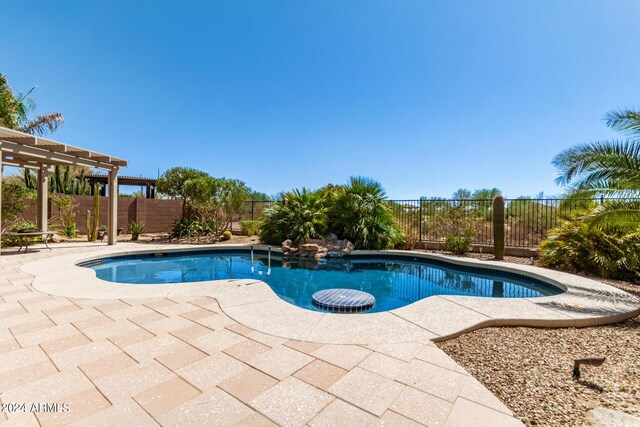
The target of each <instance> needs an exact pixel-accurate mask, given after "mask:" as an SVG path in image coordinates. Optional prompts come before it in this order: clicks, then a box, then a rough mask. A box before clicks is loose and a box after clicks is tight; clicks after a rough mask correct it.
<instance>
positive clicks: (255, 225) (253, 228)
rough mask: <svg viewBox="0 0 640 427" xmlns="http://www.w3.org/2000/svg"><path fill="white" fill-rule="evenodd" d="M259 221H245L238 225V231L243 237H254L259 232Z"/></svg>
mask: <svg viewBox="0 0 640 427" xmlns="http://www.w3.org/2000/svg"><path fill="white" fill-rule="evenodd" d="M260 226H261V222H260V221H252V220H245V221H242V222H241V223H240V229H241V230H242V234H244V235H245V236H255V235H256V234H258V233H259V232H260Z"/></svg>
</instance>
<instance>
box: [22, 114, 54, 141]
mask: <svg viewBox="0 0 640 427" xmlns="http://www.w3.org/2000/svg"><path fill="white" fill-rule="evenodd" d="M63 123H64V117H63V116H62V114H60V113H49V114H45V115H43V116H38V117H35V118H33V119H30V120H28V121H27V122H26V123H24V124H23V125H22V126H20V129H19V130H20V131H22V132H26V133H30V134H32V135H39V136H43V135H46V134H47V133H53V132H55V131H56V130H57V129H58V128H59V127H60V126H61V125H62V124H63Z"/></svg>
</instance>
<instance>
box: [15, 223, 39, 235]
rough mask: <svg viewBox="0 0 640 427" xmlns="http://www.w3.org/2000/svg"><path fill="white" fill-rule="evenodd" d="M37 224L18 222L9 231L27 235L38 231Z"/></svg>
mask: <svg viewBox="0 0 640 427" xmlns="http://www.w3.org/2000/svg"><path fill="white" fill-rule="evenodd" d="M39 230H40V228H38V224H36V223H34V222H31V221H24V220H23V221H18V222H17V223H16V224H15V225H14V226H13V227H11V231H13V232H15V233H28V232H30V231H39Z"/></svg>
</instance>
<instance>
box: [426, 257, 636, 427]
mask: <svg viewBox="0 0 640 427" xmlns="http://www.w3.org/2000/svg"><path fill="white" fill-rule="evenodd" d="M508 261H511V262H513V261H515V262H518V263H530V262H531V261H530V260H529V259H526V258H525V259H522V258H518V259H516V260H508ZM592 278H593V277H592ZM594 279H596V280H600V281H602V282H604V283H606V284H609V285H612V286H616V287H618V288H621V289H623V290H625V291H627V292H631V293H634V294H636V295H640V285H636V284H631V283H627V282H620V281H614V280H603V279H597V278H594ZM437 345H438V346H439V347H440V348H441V349H442V350H443V351H445V352H446V353H447V354H448V355H449V356H451V357H452V358H453V359H454V360H455V361H456V362H458V363H459V364H460V365H462V366H463V367H464V368H465V369H467V370H468V371H469V372H470V373H471V374H472V375H473V376H474V377H476V378H477V379H478V380H479V381H480V382H482V383H483V384H484V385H485V386H486V387H487V388H488V389H489V390H491V391H492V392H493V393H494V394H495V395H496V396H498V397H499V398H500V399H501V400H502V401H503V402H504V403H505V404H506V405H507V406H508V407H509V408H510V409H511V410H512V411H513V413H514V415H515V416H516V417H517V418H519V419H520V420H522V422H524V423H525V424H526V425H529V426H558V425H562V426H589V425H591V424H590V423H589V422H588V421H587V419H586V412H587V411H588V410H590V409H593V408H596V407H599V406H601V407H605V408H609V409H614V410H617V411H621V412H624V413H627V414H630V415H632V416H635V417H637V418H639V419H640V316H639V317H635V318H633V319H628V320H626V321H624V322H620V323H617V324H613V325H607V326H598V327H588V328H562V329H537V328H525V327H501V328H486V329H480V330H477V331H474V332H471V333H468V334H465V335H462V336H460V337H458V338H455V339H452V340H449V341H445V342H440V343H437ZM591 356H604V357H606V361H605V362H604V364H603V365H602V366H600V367H590V366H587V367H583V368H581V372H582V375H581V377H580V380H578V381H576V380H574V379H573V378H572V376H571V373H572V369H573V361H574V359H577V358H583V357H591Z"/></svg>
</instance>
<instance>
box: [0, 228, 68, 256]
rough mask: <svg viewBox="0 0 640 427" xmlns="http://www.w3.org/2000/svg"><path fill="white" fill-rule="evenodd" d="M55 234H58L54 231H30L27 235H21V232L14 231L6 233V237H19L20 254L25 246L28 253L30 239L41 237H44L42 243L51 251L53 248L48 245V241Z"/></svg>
mask: <svg viewBox="0 0 640 427" xmlns="http://www.w3.org/2000/svg"><path fill="white" fill-rule="evenodd" d="M54 234H56V233H55V232H53V231H29V232H27V233H19V232H15V231H12V232H10V233H5V235H7V236H16V237H18V238H19V239H18V243H19V244H20V247H19V248H18V252H20V250H21V249H22V247H23V246H24V252H25V253H27V249H28V248H29V237H39V236H40V237H42V241H43V242H44V244H45V246H46V247H47V249H49V250H51V248H50V247H49V245H48V244H47V240H48V238H49V236H52V235H54Z"/></svg>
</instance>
